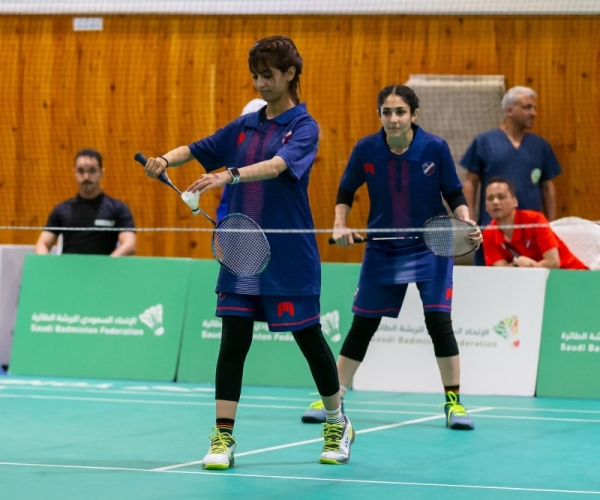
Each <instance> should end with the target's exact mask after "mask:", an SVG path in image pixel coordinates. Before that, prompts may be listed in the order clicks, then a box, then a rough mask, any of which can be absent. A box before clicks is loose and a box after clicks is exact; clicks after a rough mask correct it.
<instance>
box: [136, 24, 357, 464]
mask: <svg viewBox="0 0 600 500" xmlns="http://www.w3.org/2000/svg"><path fill="white" fill-rule="evenodd" d="M248 65H249V69H250V72H251V74H252V78H253V80H254V86H255V88H256V90H257V91H258V92H259V93H260V96H261V97H262V99H264V100H265V101H266V103H267V105H266V106H265V107H263V108H262V109H260V110H259V111H257V112H254V113H249V114H247V115H244V116H241V117H239V118H237V119H236V120H234V121H233V122H231V123H229V124H228V125H226V126H225V127H223V128H222V129H220V130H218V131H217V132H215V133H214V134H213V135H211V136H209V137H206V138H205V139H202V140H200V141H197V142H195V143H193V144H191V145H189V146H181V147H179V148H176V149H174V150H172V151H169V152H168V153H166V154H164V155H163V157H157V158H151V159H149V160H148V162H147V163H146V172H147V174H148V175H150V176H152V177H156V176H158V175H159V174H160V173H161V172H162V171H164V169H165V168H166V167H167V166H177V165H182V164H183V163H186V162H188V161H190V160H192V159H194V158H195V159H196V160H198V161H199V162H200V163H201V164H202V165H203V166H204V168H205V170H206V171H207V172H209V173H207V174H204V175H202V176H201V177H200V178H199V179H198V180H197V181H196V182H194V183H193V184H192V185H191V186H190V187H189V188H188V191H191V192H199V193H201V194H202V193H203V192H205V191H207V190H209V189H213V188H220V187H222V186H224V185H225V184H229V186H228V188H227V190H228V195H227V196H228V211H229V213H243V214H245V215H247V216H248V217H250V218H252V219H254V221H256V222H257V223H258V224H259V225H260V226H261V227H262V228H263V229H299V230H305V231H306V232H295V233H291V234H278V233H275V232H268V233H267V238H268V240H269V243H270V246H271V260H270V262H269V264H268V266H267V268H266V269H265V271H264V272H263V273H262V274H260V275H259V276H257V277H252V278H247V277H239V276H236V275H234V274H232V273H230V272H229V271H227V270H226V269H224V268H221V271H220V274H219V279H218V282H217V288H216V291H217V293H218V299H217V316H220V317H222V321H223V329H222V336H221V347H220V351H219V357H218V360H217V372H216V388H215V397H216V417H217V418H216V426H215V428H214V433H213V434H212V435H211V436H210V440H211V443H210V448H209V451H208V454H207V455H206V456H205V457H204V460H203V461H202V466H203V467H204V468H206V469H227V468H228V467H229V466H230V465H233V463H234V451H235V447H236V440H235V439H234V438H233V428H234V424H235V417H236V411H237V407H238V402H239V399H240V394H241V388H242V373H243V369H244V361H245V359H246V355H247V353H248V351H249V349H250V345H251V343H252V335H253V329H254V322H255V321H266V322H267V323H268V325H269V329H270V330H271V331H274V332H281V331H291V332H292V333H293V335H294V339H295V340H296V342H297V344H298V346H299V347H300V349H301V351H302V353H303V354H304V356H305V358H306V360H307V361H308V364H309V366H310V370H311V373H312V375H313V377H314V380H315V384H316V385H317V388H318V390H319V394H320V395H321V397H322V403H323V405H324V407H325V410H326V419H325V420H326V422H325V427H324V430H323V436H324V438H325V444H324V446H323V451H322V453H321V456H320V459H319V460H320V462H321V463H325V464H344V463H347V462H348V461H349V460H350V445H351V444H352V442H353V441H354V436H355V433H354V430H353V428H352V425H351V424H350V421H349V420H348V418H347V417H346V416H345V415H342V412H341V401H340V394H339V381H338V376H337V370H336V366H335V359H334V357H333V354H332V352H331V350H330V348H329V346H328V344H327V342H326V341H325V339H324V337H323V334H322V332H321V324H320V309H319V297H320V292H321V267H320V266H321V264H320V259H319V252H318V249H317V244H316V239H315V235H314V233H313V232H312V231H311V230H313V229H314V224H313V219H312V214H311V211H310V206H309V203H308V193H307V189H308V181H309V176H310V171H311V169H312V166H313V162H314V160H315V156H316V154H317V148H318V138H319V128H318V126H317V123H316V122H315V121H314V120H313V118H312V117H311V116H310V115H309V114H308V113H307V111H306V105H305V104H300V101H299V98H298V93H297V92H298V85H299V77H300V73H301V72H302V58H301V57H300V54H299V53H298V51H297V49H296V47H295V45H294V43H293V42H292V40H290V39H289V38H286V37H283V36H276V37H269V38H265V39H262V40H259V41H258V42H256V43H255V44H254V46H253V47H252V48H251V49H250V53H249V57H248ZM223 166H225V167H227V170H225V171H220V172H218V173H210V172H215V171H217V170H219V169H221V168H222V167H223ZM270 431H271V430H270V429H269V432H270Z"/></svg>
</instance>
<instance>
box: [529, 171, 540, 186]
mask: <svg viewBox="0 0 600 500" xmlns="http://www.w3.org/2000/svg"><path fill="white" fill-rule="evenodd" d="M541 177H542V171H541V170H540V169H539V168H534V169H533V170H532V171H531V182H532V183H533V184H537V183H538V182H540V179H541Z"/></svg>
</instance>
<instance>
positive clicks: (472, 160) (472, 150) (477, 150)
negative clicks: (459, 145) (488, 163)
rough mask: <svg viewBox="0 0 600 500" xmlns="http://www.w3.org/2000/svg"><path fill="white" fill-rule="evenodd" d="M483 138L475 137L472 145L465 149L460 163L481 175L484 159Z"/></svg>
mask: <svg viewBox="0 0 600 500" xmlns="http://www.w3.org/2000/svg"><path fill="white" fill-rule="evenodd" d="M481 149H482V144H481V138H480V137H475V139H473V142H472V143H471V145H470V146H469V147H468V148H467V150H466V151H465V154H464V155H463V157H462V159H461V160H460V164H461V165H462V166H463V167H465V168H466V169H467V170H468V171H469V172H473V173H474V174H477V175H479V176H480V177H481V176H482V174H483V167H484V165H483V161H482V160H481Z"/></svg>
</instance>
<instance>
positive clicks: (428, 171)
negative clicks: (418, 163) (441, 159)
mask: <svg viewBox="0 0 600 500" xmlns="http://www.w3.org/2000/svg"><path fill="white" fill-rule="evenodd" d="M433 172H435V163H433V162H432V161H427V162H425V163H423V173H424V174H425V175H427V176H430V175H432V174H433Z"/></svg>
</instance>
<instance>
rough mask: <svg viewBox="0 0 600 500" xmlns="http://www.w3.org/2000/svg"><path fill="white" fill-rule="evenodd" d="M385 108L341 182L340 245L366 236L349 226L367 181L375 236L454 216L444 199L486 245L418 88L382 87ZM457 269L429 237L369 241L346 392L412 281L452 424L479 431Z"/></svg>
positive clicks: (314, 411) (316, 417)
mask: <svg viewBox="0 0 600 500" xmlns="http://www.w3.org/2000/svg"><path fill="white" fill-rule="evenodd" d="M377 109H378V112H379V117H380V120H381V124H382V125H383V127H382V128H381V130H380V131H379V132H377V133H376V134H373V135H369V136H367V137H365V138H363V139H361V140H360V141H359V142H358V143H357V144H356V146H355V147H354V150H353V151H352V154H351V156H350V160H349V161H348V165H347V166H346V169H345V171H344V173H343V175H342V178H341V180H340V185H339V190H338V195H337V201H336V207H335V222H334V232H333V239H334V240H335V241H336V243H337V244H338V245H339V246H341V247H347V246H349V245H353V244H354V238H355V237H359V236H360V235H359V234H357V233H355V232H353V231H352V230H351V229H349V228H348V227H347V225H346V220H347V217H348V214H349V213H350V209H351V207H352V203H353V200H354V194H355V192H356V191H357V190H358V188H359V187H360V186H362V185H363V184H366V185H367V189H368V193H369V200H370V211H369V220H368V228H369V230H371V232H370V233H369V234H370V236H383V237H385V236H388V237H389V236H411V235H413V234H409V233H406V232H402V233H398V234H395V233H390V232H381V233H377V230H378V229H392V228H415V227H416V228H420V227H422V226H423V224H424V223H425V221H426V220H427V219H429V218H431V217H435V216H438V215H447V212H446V209H445V208H444V205H443V203H442V197H443V198H444V200H446V202H447V204H448V206H449V207H450V209H451V210H452V211H453V213H454V215H455V216H456V217H459V218H461V219H465V220H467V221H469V222H471V223H472V224H473V226H474V227H473V234H472V235H471V239H472V240H473V241H474V242H475V243H477V244H480V243H481V231H480V230H479V229H478V228H477V226H476V225H475V223H474V222H473V221H471V220H470V218H469V209H468V207H467V203H466V200H465V197H464V195H463V191H462V186H461V184H460V181H459V179H458V176H457V174H456V169H455V166H454V162H453V161H452V157H451V155H450V149H449V148H448V145H447V144H446V142H445V141H444V140H443V139H441V138H439V137H437V136H435V135H432V134H429V133H427V132H425V131H424V130H423V129H421V128H419V127H418V126H417V125H415V123H414V122H415V121H416V119H417V116H418V111H419V100H418V98H417V96H416V95H415V93H414V92H413V91H412V89H410V88H408V87H406V86H404V85H390V86H388V87H385V88H384V89H382V90H381V91H380V92H379V95H378V98H377ZM416 234H418V233H415V235H416ZM413 236H414V235H413ZM452 267H453V260H452V259H449V258H445V257H437V256H436V255H434V254H433V253H432V252H430V251H429V250H428V249H427V247H426V246H425V243H424V242H423V240H422V239H398V240H388V241H369V242H368V243H367V247H366V249H365V255H364V259H363V263H362V267H361V274H360V280H359V283H358V289H357V291H356V294H355V298H354V305H353V307H352V311H353V313H354V319H353V322H352V326H351V328H350V332H349V333H348V336H347V337H346V340H345V342H344V344H343V346H342V349H341V353H340V357H339V359H338V373H339V378H340V384H341V391H342V395H343V394H344V393H345V391H346V388H347V387H348V386H349V384H350V382H351V381H352V378H353V377H354V374H355V373H356V370H357V369H358V367H359V365H360V363H361V362H362V360H363V359H364V357H365V354H366V352H367V348H368V347H369V342H370V341H371V338H372V337H373V335H374V334H375V332H376V331H377V328H378V327H379V324H380V322H381V318H382V317H383V316H388V317H393V318H395V317H397V316H398V314H399V313H400V308H401V307H402V302H403V300H404V297H405V294H406V289H407V287H408V284H409V283H416V285H417V288H418V290H419V293H420V295H421V300H422V302H423V308H424V312H425V324H426V326H427V331H428V332H429V335H430V336H431V340H432V342H433V349H434V352H435V356H436V359H437V363H438V367H439V370H440V374H441V378H442V382H443V385H444V389H445V393H446V406H445V408H446V414H447V419H446V423H447V426H448V427H450V428H451V429H473V428H474V425H473V421H472V420H471V418H470V417H469V416H468V415H467V412H466V411H465V409H464V407H463V406H462V405H461V403H460V396H459V394H460V387H459V386H460V361H459V354H458V344H457V342H456V338H455V337H454V331H453V329H452V320H451V317H450V312H451V307H452ZM302 420H303V421H304V422H319V421H322V420H323V410H322V406H321V404H320V403H313V404H312V405H311V407H310V408H309V410H308V411H307V412H306V413H305V414H304V415H303V417H302Z"/></svg>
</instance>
